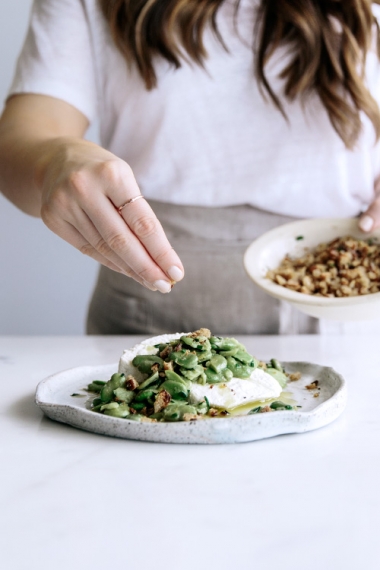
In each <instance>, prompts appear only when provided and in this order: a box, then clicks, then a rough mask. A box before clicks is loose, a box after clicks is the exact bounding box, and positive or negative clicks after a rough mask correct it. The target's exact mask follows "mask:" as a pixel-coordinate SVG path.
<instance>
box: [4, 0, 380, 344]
mask: <svg viewBox="0 0 380 570" xmlns="http://www.w3.org/2000/svg"><path fill="white" fill-rule="evenodd" d="M376 4H378V2H371V1H370V0H326V1H323V2H321V1H319V0H298V1H297V2H294V0H266V1H265V0H262V1H255V0H240V2H237V1H235V0H196V1H195V0H180V1H175V0H111V1H109V0H99V1H96V0H59V1H58V0H35V3H34V6H33V12H32V18H31V24H30V28H29V32H28V36H27V38H26V41H25V45H24V48H23V51H22V53H21V56H20V59H19V62H18V66H17V70H16V73H15V78H14V82H13V85H12V87H11V90H10V93H9V98H8V101H7V104H6V108H5V111H4V114H3V117H2V119H1V123H0V183H1V190H2V192H3V193H4V194H5V195H6V196H7V197H8V198H9V199H10V200H12V201H13V202H14V203H15V204H16V205H17V206H18V207H19V208H21V209H22V210H24V211H25V212H27V213H29V214H32V215H35V216H41V217H42V219H43V221H44V222H45V224H46V225H47V226H48V227H49V228H50V229H51V230H52V231H54V232H55V233H57V234H58V235H59V236H60V237H62V238H63V239H65V240H66V241H68V242H69V243H70V244H72V245H73V246H74V247H76V248H78V249H79V250H80V251H82V252H83V253H85V254H87V255H90V256H91V257H93V258H94V259H96V260H97V261H99V262H100V263H101V264H102V268H101V271H100V275H99V280H98V284H97V287H96V290H95V293H94V296H93V299H92V302H91V306H90V312H89V320H88V330H89V332H91V333H103V334H107V333H110V334H118V333H152V334H153V333H160V332H164V331H165V332H171V331H175V330H191V329H195V328H198V327H199V326H200V325H204V326H208V327H209V328H211V329H212V330H213V331H214V332H215V333H219V334H238V333H240V334H244V333H250V334H253V333H277V332H289V331H292V332H315V331H316V330H317V328H318V323H317V321H316V320H315V319H311V318H306V317H303V316H301V315H298V314H292V315H291V318H290V319H289V313H287V312H286V310H285V311H284V310H283V308H281V306H280V304H279V303H278V302H277V301H274V300H273V299H270V298H268V297H267V296H266V295H265V294H264V293H261V292H260V291H258V290H257V289H255V288H254V287H253V286H252V284H251V283H250V281H249V279H248V278H247V277H246V275H245V274H244V270H243V267H242V254H243V252H244V249H245V247H246V246H247V244H248V243H249V242H250V241H252V239H254V238H255V237H257V236H258V235H260V234H261V233H262V232H264V231H266V230H268V229H270V228H272V227H275V226H277V225H279V224H281V223H284V222H286V221H290V220H292V219H294V217H312V216H313V217H314V216H315V217H327V216H329V217H334V216H356V215H359V214H360V212H362V211H364V210H367V211H366V214H365V215H364V216H363V217H362V218H361V222H360V223H361V226H362V227H363V229H364V230H366V231H371V230H372V229H374V228H375V227H377V226H378V225H380V201H379V202H378V201H377V198H376V195H377V192H376V180H377V178H378V176H379V174H380V153H379V146H378V144H376V143H377V140H378V138H379V134H380V112H379V107H378V101H379V98H380V85H379V80H380V75H379V71H380V65H379V57H378V56H379V45H380V41H379V29H378V24H377V20H376V15H379V16H380V9H379V8H378V6H376ZM96 117H97V118H98V119H99V122H100V138H101V146H98V145H95V144H93V143H90V142H87V141H85V140H83V136H84V134H85V132H86V129H87V127H88V125H89V124H90V123H91V121H93V120H94V119H95V118H96ZM143 196H144V198H143ZM158 220H160V222H159V221H158ZM161 224H162V225H161ZM172 246H173V247H174V249H172ZM184 268H186V278H185V279H184V280H183V282H182V283H179V284H178V285H176V286H175V287H174V288H173V289H172V285H173V283H174V282H179V281H181V280H182V278H183V276H184ZM156 291H159V292H161V293H168V292H169V291H171V292H170V294H169V295H165V296H161V295H159V294H158V293H157V292H156Z"/></svg>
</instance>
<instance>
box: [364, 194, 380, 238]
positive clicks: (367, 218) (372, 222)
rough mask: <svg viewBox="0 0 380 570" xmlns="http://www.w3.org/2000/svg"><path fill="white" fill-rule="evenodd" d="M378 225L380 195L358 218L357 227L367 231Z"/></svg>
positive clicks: (379, 222) (379, 221) (379, 224)
mask: <svg viewBox="0 0 380 570" xmlns="http://www.w3.org/2000/svg"><path fill="white" fill-rule="evenodd" d="M379 227H380V196H379V197H378V198H376V200H374V201H373V202H372V204H371V205H370V206H369V208H368V209H367V210H366V212H364V213H363V214H362V215H361V216H360V219H359V228H360V229H361V230H362V232H365V233H369V232H372V231H373V230H376V229H377V228H379Z"/></svg>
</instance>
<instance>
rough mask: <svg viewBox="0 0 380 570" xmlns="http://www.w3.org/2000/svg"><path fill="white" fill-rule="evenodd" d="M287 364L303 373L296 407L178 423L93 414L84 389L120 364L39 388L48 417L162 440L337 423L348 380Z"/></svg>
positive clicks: (229, 438)
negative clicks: (316, 384)
mask: <svg viewBox="0 0 380 570" xmlns="http://www.w3.org/2000/svg"><path fill="white" fill-rule="evenodd" d="M282 364H283V366H284V368H285V370H286V372H296V371H300V372H301V374H302V377H301V379H300V380H298V381H296V382H289V384H288V386H287V388H286V392H287V393H288V394H289V395H290V397H291V398H292V399H293V400H295V401H296V403H297V405H298V406H300V407H299V408H298V409H297V410H290V411H288V410H286V411H276V412H270V413H264V414H254V415H246V416H233V417H232V416H231V417H226V418H210V419H205V420H198V421H191V422H174V423H148V422H136V421H132V420H128V419H119V418H112V417H109V416H104V415H102V414H97V413H94V412H92V411H91V410H90V409H89V407H90V404H91V400H92V399H93V397H94V396H93V395H91V396H89V394H88V393H87V392H85V391H84V390H83V388H84V387H85V386H87V384H88V383H89V382H91V381H92V380H94V379H97V380H108V379H109V378H110V376H111V375H112V374H113V373H114V372H115V371H116V370H117V368H118V365H117V364H110V365H105V366H81V367H79V368H73V369H71V370H65V371H64V372H59V373H58V374H54V375H53V376H49V377H48V378H46V379H45V380H43V381H42V382H40V384H39V385H38V387H37V391H36V403H37V405H38V406H39V407H40V408H41V409H42V410H43V412H44V413H45V414H46V415H47V416H48V417H49V418H51V419H53V420H56V421H58V422H62V423H66V424H69V425H71V426H74V427H77V428H80V429H83V430H86V431H90V432H94V433H98V434H102V435H109V436H113V437H121V438H125V439H137V440H144V441H155V442H162V443H240V442H246V441H254V440H257V439H263V438H266V437H273V436H275V435H280V434H285V433H302V432H306V431H310V430H314V429H317V428H320V427H323V426H325V425H327V424H329V423H331V422H333V421H334V420H335V419H336V418H337V417H338V416H339V415H340V414H341V413H342V412H343V410H344V408H345V405H346V398H347V394H346V383H345V381H344V379H343V378H342V376H340V374H338V373H337V372H335V370H333V369H332V368H328V367H325V366H319V365H317V364H311V363H308V362H283V363H282ZM314 380H318V381H319V388H320V390H318V391H315V390H314V391H313V390H308V389H306V386H307V385H309V384H310V383H311V382H313V381H314ZM73 393H75V394H79V396H72V394H73ZM316 393H318V397H315V396H314V395H315V394H316Z"/></svg>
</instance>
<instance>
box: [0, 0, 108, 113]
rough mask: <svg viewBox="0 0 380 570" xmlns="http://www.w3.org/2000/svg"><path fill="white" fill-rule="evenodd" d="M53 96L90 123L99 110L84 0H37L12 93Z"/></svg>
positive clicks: (34, 4) (9, 93)
mask: <svg viewBox="0 0 380 570" xmlns="http://www.w3.org/2000/svg"><path fill="white" fill-rule="evenodd" d="M17 93H35V94H40V95H50V96H51V97H56V98H58V99H62V100H64V101H66V102H67V103H70V104H71V105H73V106H74V107H76V108H77V109H78V110H79V111H81V112H82V113H83V114H84V115H85V116H86V117H87V118H88V120H89V121H90V122H91V121H92V120H93V119H94V117H95V116H96V113H97V93H96V78H95V72H94V60H93V51H92V44H91V37H90V30H89V25H88V20H87V17H86V11H85V7H84V4H83V2H82V1H81V0H34V3H33V7H32V12H31V17H30V24H29V29H28V32H27V36H26V39H25V43H24V46H23V48H22V51H21V54H20V56H19V59H18V62H17V66H16V71H15V75H14V79H13V82H12V85H11V88H10V90H9V92H8V97H9V96H10V95H14V94H17Z"/></svg>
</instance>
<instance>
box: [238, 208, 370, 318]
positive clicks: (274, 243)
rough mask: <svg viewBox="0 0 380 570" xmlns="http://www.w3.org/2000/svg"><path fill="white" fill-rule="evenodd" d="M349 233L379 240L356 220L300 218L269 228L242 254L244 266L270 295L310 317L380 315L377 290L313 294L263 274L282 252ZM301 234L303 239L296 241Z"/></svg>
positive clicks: (297, 253) (300, 250)
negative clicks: (354, 294) (342, 294)
mask: <svg viewBox="0 0 380 570" xmlns="http://www.w3.org/2000/svg"><path fill="white" fill-rule="evenodd" d="M347 235H349V236H352V237H354V238H360V239H368V238H369V237H375V238H377V239H379V240H380V230H377V231H375V232H373V233H372V234H371V235H368V234H364V233H363V232H361V231H360V230H359V227H358V220H357V219H323V220H322V219H314V220H300V221H297V222H292V223H290V224H285V225H283V226H280V227H278V228H275V229H274V230H271V231H269V232H267V233H265V234H263V235H262V236H261V237H259V238H258V239H256V240H255V241H254V242H253V243H251V245H250V246H249V247H248V249H247V251H246V252H245V256H244V266H245V269H246V271H247V273H248V275H249V276H250V277H251V279H252V280H253V281H254V282H255V283H256V285H258V286H259V287H261V288H262V289H264V291H266V292H267V293H268V294H269V295H271V296H272V297H276V298H277V299H282V300H284V301H288V302H289V303H291V304H292V305H294V306H295V307H296V308H297V309H299V310H300V311H302V312H303V313H306V314H307V315H311V316H313V317H318V318H324V319H334V320H340V321H360V320H371V319H377V318H380V293H372V294H370V295H360V296H358V297H343V298H342V297H340V298H339V297H337V298H330V297H316V296H313V295H305V294H304V293H297V292H296V291H291V290H290V289H286V288H285V287H281V286H280V285H277V283H274V282H273V281H271V280H270V279H267V278H266V277H265V276H266V274H267V271H268V270H269V269H276V267H278V266H279V264H280V262H281V261H282V260H283V258H284V257H285V255H286V254H289V255H290V256H292V257H293V256H294V257H300V256H301V255H303V254H304V252H305V248H313V247H316V246H317V245H318V244H320V243H322V242H329V241H331V240H333V239H335V238H337V237H344V236H347ZM299 236H302V237H303V239H299V240H297V237H299Z"/></svg>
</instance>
